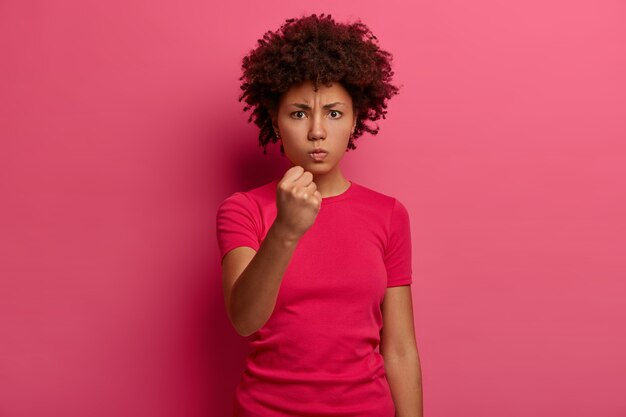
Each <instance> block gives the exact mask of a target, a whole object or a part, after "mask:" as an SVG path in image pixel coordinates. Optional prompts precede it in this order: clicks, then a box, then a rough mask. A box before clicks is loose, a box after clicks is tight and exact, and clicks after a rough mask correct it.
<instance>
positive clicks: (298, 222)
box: [275, 165, 322, 240]
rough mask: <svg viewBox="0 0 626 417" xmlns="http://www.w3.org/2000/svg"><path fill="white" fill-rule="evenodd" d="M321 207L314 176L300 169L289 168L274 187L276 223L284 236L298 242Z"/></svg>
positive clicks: (320, 196)
mask: <svg viewBox="0 0 626 417" xmlns="http://www.w3.org/2000/svg"><path fill="white" fill-rule="evenodd" d="M321 205H322V194H320V192H319V191H317V185H315V183H314V182H313V174H311V173H310V172H309V171H305V170H304V168H302V167H301V166H300V165H296V166H293V167H291V168H289V169H288V170H287V171H286V172H285V175H283V177H282V178H281V180H280V181H278V185H277V187H276V209H277V214H276V220H275V223H277V224H278V226H279V228H280V230H281V233H283V236H284V237H285V238H287V239H290V240H298V239H300V238H301V237H302V235H304V233H305V232H306V231H307V230H308V229H309V228H310V227H311V226H312V225H313V223H314V222H315V218H316V217H317V213H318V212H319V211H320V207H321Z"/></svg>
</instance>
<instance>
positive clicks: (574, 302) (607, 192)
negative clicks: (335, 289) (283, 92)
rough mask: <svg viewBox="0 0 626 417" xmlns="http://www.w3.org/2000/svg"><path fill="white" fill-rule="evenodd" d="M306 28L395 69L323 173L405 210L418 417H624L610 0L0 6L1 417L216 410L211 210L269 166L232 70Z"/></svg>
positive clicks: (222, 393)
mask: <svg viewBox="0 0 626 417" xmlns="http://www.w3.org/2000/svg"><path fill="white" fill-rule="evenodd" d="M309 12H318V13H321V12H326V13H331V14H332V15H333V16H334V17H336V18H337V19H338V20H344V19H345V20H352V19H354V18H357V17H360V18H361V19H362V20H363V22H364V23H366V24H367V25H368V26H369V27H370V28H371V29H372V30H373V31H374V33H375V34H376V35H377V36H378V38H379V40H380V42H381V46H382V47H383V48H385V49H387V50H389V51H390V52H392V53H393V54H394V56H395V61H394V68H395V72H396V81H397V83H398V84H402V89H401V92H400V95H398V96H396V97H394V98H393V99H392V100H391V101H390V104H389V114H388V118H387V119H386V120H382V119H381V120H380V121H379V125H380V127H381V131H380V134H379V135H378V136H375V137H372V136H368V135H366V136H364V137H362V138H361V139H359V140H358V141H357V146H358V149H357V150H356V151H354V152H353V151H351V152H349V153H347V154H346V156H345V159H344V162H343V169H344V173H345V174H346V176H347V177H348V178H350V179H354V180H355V181H358V182H360V183H362V184H364V185H366V186H368V187H371V188H373V189H376V190H379V191H381V192H383V193H386V194H390V195H393V196H395V197H397V198H399V199H400V200H401V201H403V202H404V203H405V204H406V206H407V208H408V209H409V212H410V214H411V221H412V236H413V247H414V254H413V255H414V256H413V269H414V284H413V286H412V290H413V294H414V312H415V327H416V334H417V341H418V347H419V349H420V354H421V358H422V371H423V379H424V404H425V405H424V408H425V412H426V413H425V415H426V416H427V417H440V416H441V417H444V416H446V417H447V416H449V417H457V416H471V417H473V416H481V417H496V416H498V417H501V416H507V417H517V416H520V417H521V416H524V417H526V416H535V417H543V416H546V417H547V416H568V417H578V416H581V417H582V416H603V417H618V416H621V417H623V416H626V396H624V392H625V391H626V359H625V357H624V352H626V331H625V330H624V327H625V322H626V306H625V302H624V300H625V296H626V284H625V281H626V280H625V278H626V260H625V256H624V255H625V252H626V251H625V247H626V239H625V237H624V236H625V233H626V216H625V215H624V213H625V211H626V192H625V190H626V141H625V139H626V81H625V76H624V74H626V24H624V22H625V21H626V3H624V2H623V1H617V0H614V1H585V2H583V1H565V0H563V1H537V0H534V1H524V2H506V1H473V2H468V1H460V0H456V1H437V2H430V1H429V2H420V3H413V4H409V2H398V1H385V2H383V3H381V2H378V1H373V0H367V1H359V2H350V3H347V2H340V1H317V2H304V3H303V2H293V1H275V2H271V3H267V2H249V3H248V2H243V1H221V2H213V3H209V2H200V1H187V2H174V1H170V2H165V1H137V0H130V1H129V0H125V1H108V2H102V1H84V0H65V1H47V2H46V1H28V2H26V1H17V0H12V1H7V0H4V1H2V2H0V52H1V57H2V58H1V61H2V62H1V63H0V97H1V98H0V124H1V136H0V139H1V145H0V192H1V193H2V194H1V195H2V202H1V203H0V416H3V417H18V416H19V417H21V416H29V417H30V416H42V417H43V416H46V417H50V416H64V417H67V416H92V417H100V416H102V417H104V416H107V417H108V416H120V417H126V416H129V417H130V416H150V417H160V416H163V417H166V416H167V417H171V416H207V415H211V416H228V415H229V412H230V407H231V401H232V398H233V393H234V388H235V385H236V384H237V382H238V380H239V377H240V373H241V372H242V370H243V361H244V358H245V355H246V354H247V352H248V350H247V344H246V343H247V338H242V337H239V336H238V335H237V334H236V332H235V331H234V329H233V328H232V326H231V325H230V323H229V322H228V319H227V317H226V312H225V308H224V303H223V299H222V292H221V291H222V288H221V277H220V275H219V271H220V269H219V264H218V252H217V246H216V244H217V243H216V239H215V229H214V222H215V210H216V206H217V204H218V203H219V202H220V201H222V199H223V198H225V197H226V196H227V195H229V194H231V193H232V192H234V191H238V190H246V189H249V188H251V187H253V186H257V185H261V184H263V183H265V182H267V181H270V180H271V179H274V178H276V177H277V176H282V173H283V172H284V170H285V169H286V166H287V164H286V160H285V159H283V158H281V156H280V154H279V152H278V147H277V146H272V147H270V148H269V149H270V150H271V152H270V153H269V154H268V155H266V156H264V155H263V154H262V149H261V148H260V147H258V145H257V132H258V130H257V128H256V126H254V125H252V124H248V123H247V118H248V114H247V113H244V112H243V110H242V108H243V104H242V103H239V102H238V101H237V97H238V95H239V91H240V90H239V84H238V77H239V75H240V63H241V58H242V57H243V56H244V55H245V54H246V53H247V52H248V51H249V50H250V49H251V48H253V47H255V45H256V40H257V39H258V38H260V37H261V36H262V35H263V33H264V32H265V31H266V30H270V29H272V30H274V29H276V28H277V27H278V26H279V25H280V24H281V23H282V22H283V21H284V19H286V18H288V17H294V16H298V15H300V14H301V13H309ZM338 319H339V320H340V319H341V318H338Z"/></svg>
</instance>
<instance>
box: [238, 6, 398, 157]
mask: <svg viewBox="0 0 626 417" xmlns="http://www.w3.org/2000/svg"><path fill="white" fill-rule="evenodd" d="M258 43H259V45H258V46H257V48H256V49H253V50H252V51H250V53H249V55H247V56H245V57H244V58H243V62H242V70H243V75H242V76H241V77H240V78H239V80H240V81H243V83H242V85H241V87H240V88H241V90H242V91H243V94H242V95H241V96H240V97H239V101H242V100H243V99H245V102H246V103H247V105H246V106H245V107H244V111H247V110H250V109H253V111H252V114H251V115H250V117H249V119H248V122H250V121H252V120H253V118H254V123H255V124H256V125H257V126H259V128H260V129H261V130H260V132H259V145H260V146H262V147H263V153H264V154H266V153H267V145H268V143H269V142H272V143H276V142H277V140H278V138H277V137H276V135H275V132H274V129H273V127H272V118H271V114H272V112H273V111H275V110H277V109H278V106H279V103H280V98H281V96H282V94H283V93H285V92H286V91H287V90H288V89H289V88H290V87H291V86H293V85H296V84H300V83H301V82H304V81H312V82H313V84H314V86H315V87H314V88H315V91H317V90H318V87H319V85H320V84H324V85H326V86H330V85H331V84H332V83H333V82H339V83H340V84H341V85H342V86H343V87H344V88H345V89H346V90H347V91H348V92H349V93H350V96H351V98H352V105H353V109H354V114H355V115H356V116H357V122H356V127H355V130H354V133H353V135H352V136H350V140H349V142H348V149H347V151H348V150H350V149H356V146H355V144H354V140H355V139H357V138H358V137H359V136H361V135H362V134H363V132H364V131H367V132H369V133H371V134H372V135H376V134H377V133H378V130H379V127H378V124H376V127H375V128H372V127H370V126H368V125H367V124H365V122H366V121H368V120H371V121H375V120H378V119H380V117H381V116H382V118H383V119H385V114H386V113H387V110H386V108H387V100H388V99H390V98H391V97H392V96H394V95H395V94H398V90H399V88H398V87H396V86H395V85H392V84H391V83H390V80H391V78H392V76H393V71H392V70H391V61H392V55H391V54H390V53H389V52H386V51H384V50H381V49H380V48H379V47H378V45H377V43H378V39H377V38H376V36H374V34H373V33H372V32H371V31H370V29H369V28H368V27H367V26H366V25H365V24H363V23H362V22H361V21H357V22H355V23H352V24H343V23H336V22H335V21H334V20H333V19H332V16H331V15H330V14H329V15H325V14H324V13H322V14H321V15H320V16H317V14H312V15H309V16H303V17H300V18H299V19H296V18H291V19H287V20H286V21H285V22H284V23H283V24H282V26H281V27H280V28H279V29H278V31H276V32H272V31H268V32H266V33H265V34H264V35H263V39H259V40H258ZM280 152H281V154H283V155H284V149H283V146H282V144H281V146H280Z"/></svg>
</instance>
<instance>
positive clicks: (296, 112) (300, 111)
mask: <svg viewBox="0 0 626 417" xmlns="http://www.w3.org/2000/svg"><path fill="white" fill-rule="evenodd" d="M298 113H302V114H304V112H303V111H302V110H299V111H294V112H293V113H291V116H293V115H294V114H298ZM296 119H302V118H301V117H296Z"/></svg>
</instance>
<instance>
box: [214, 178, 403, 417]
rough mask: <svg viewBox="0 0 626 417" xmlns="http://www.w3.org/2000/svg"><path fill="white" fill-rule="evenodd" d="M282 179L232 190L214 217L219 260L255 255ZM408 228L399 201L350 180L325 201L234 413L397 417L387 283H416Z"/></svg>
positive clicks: (245, 416)
mask: <svg viewBox="0 0 626 417" xmlns="http://www.w3.org/2000/svg"><path fill="white" fill-rule="evenodd" d="M277 185H278V179H277V180H274V181H272V182H270V183H267V184H265V185H262V186H260V187H257V188H254V189H252V190H249V191H245V192H235V193H233V194H232V195H230V196H229V197H227V198H226V199H225V200H224V201H223V202H222V203H221V204H220V206H219V208H218V211H217V216H216V231H217V241H218V246H219V250H220V256H221V259H223V257H224V255H225V254H226V253H227V252H228V251H230V250H232V249H234V248H236V247H239V246H248V247H251V248H253V249H254V250H256V251H258V250H259V247H260V244H261V242H262V241H263V239H264V238H265V236H266V235H267V232H268V230H269V228H270V227H271V226H272V223H273V222H274V219H275V218H276V187H277ZM411 283H412V268H411V231H410V222H409V215H408V212H407V209H406V208H405V206H404V205H403V204H402V203H401V202H400V201H399V200H397V199H396V198H394V197H391V196H387V195H385V194H382V193H379V192H377V191H374V190H372V189H370V188H367V187H365V186H363V185H360V184H357V183H356V182H354V181H350V187H349V188H348V189H347V190H346V191H344V192H343V193H342V194H339V195H336V196H331V197H326V198H323V199H322V203H321V208H320V211H319V213H318V214H317V217H316V219H315V223H314V224H313V225H312V226H311V227H310V228H309V229H308V230H307V231H306V233H305V234H304V235H303V236H302V237H301V239H300V240H299V242H298V244H297V246H296V249H295V250H294V253H293V256H292V258H291V261H290V263H289V265H288V267H287V269H286V270H285V273H284V275H283V279H282V281H281V284H280V289H279V292H278V296H277V300H276V305H275V307H274V311H273V312H272V315H271V316H270V318H269V319H268V321H267V322H266V323H265V325H264V326H263V327H262V328H260V329H259V330H258V331H256V332H255V333H253V334H252V335H251V338H252V339H251V341H250V346H251V347H252V349H253V350H252V352H251V353H250V355H249V356H248V357H247V359H246V368H245V371H244V372H243V375H242V377H241V380H240V382H239V384H238V386H237V389H236V392H235V401H234V410H233V416H235V417H253V416H264V417H279V416H280V417H287V416H289V417H293V416H311V417H314V416H315V417H321V416H334V417H348V416H353V417H370V416H371V417H394V415H395V407H394V403H393V400H392V397H391V391H390V388H389V385H388V383H387V378H386V375H385V368H384V363H383V357H382V355H381V354H380V353H379V350H378V347H379V344H380V332H381V330H382V326H383V321H382V312H381V303H382V302H383V298H384V296H385V290H386V288H387V287H393V286H398V285H410V284H411Z"/></svg>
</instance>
